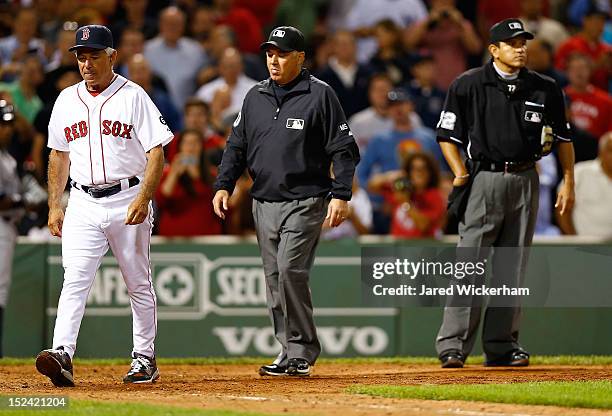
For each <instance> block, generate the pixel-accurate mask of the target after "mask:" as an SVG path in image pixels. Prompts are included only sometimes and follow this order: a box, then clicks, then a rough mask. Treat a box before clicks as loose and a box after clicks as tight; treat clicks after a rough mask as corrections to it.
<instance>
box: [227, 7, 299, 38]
mask: <svg viewBox="0 0 612 416" xmlns="http://www.w3.org/2000/svg"><path fill="white" fill-rule="evenodd" d="M278 3H279V0H236V3H235V4H236V6H238V7H243V8H245V9H248V10H249V11H250V12H251V13H253V16H255V17H256V18H257V21H258V22H259V25H260V26H261V27H262V28H264V29H266V32H267V31H268V29H269V26H272V24H273V23H274V15H275V14H276V11H277V9H278V7H279V6H278ZM285 24H286V23H285ZM296 27H297V26H296Z"/></svg>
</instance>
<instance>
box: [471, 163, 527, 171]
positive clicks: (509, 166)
mask: <svg viewBox="0 0 612 416" xmlns="http://www.w3.org/2000/svg"><path fill="white" fill-rule="evenodd" d="M480 164H481V167H480V169H481V170H486V171H489V172H506V173H515V172H523V171H526V170H529V169H533V168H535V162H531V161H530V162H490V161H482V162H480Z"/></svg>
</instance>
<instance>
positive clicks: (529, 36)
mask: <svg viewBox="0 0 612 416" xmlns="http://www.w3.org/2000/svg"><path fill="white" fill-rule="evenodd" d="M521 36H522V37H524V38H525V39H527V40H531V39H534V38H535V36H533V33H531V32H527V31H526V30H522V31H520V32H516V33H513V34H512V36H510V37H508V38H503V39H497V40H495V41H493V42H503V41H505V40H510V39H514V38H518V37H521Z"/></svg>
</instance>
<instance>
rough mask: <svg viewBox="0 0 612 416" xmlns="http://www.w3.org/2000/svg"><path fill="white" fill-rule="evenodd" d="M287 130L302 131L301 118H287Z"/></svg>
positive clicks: (302, 122) (302, 121) (302, 123)
mask: <svg viewBox="0 0 612 416" xmlns="http://www.w3.org/2000/svg"><path fill="white" fill-rule="evenodd" d="M287 128H288V129H293V130H304V120H302V119H301V118H288V119H287Z"/></svg>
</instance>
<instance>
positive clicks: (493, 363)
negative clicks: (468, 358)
mask: <svg viewBox="0 0 612 416" xmlns="http://www.w3.org/2000/svg"><path fill="white" fill-rule="evenodd" d="M528 365H529V353H527V352H526V351H523V350H520V349H517V350H514V351H510V352H509V353H508V354H506V355H505V356H503V357H501V358H498V359H495V360H489V361H486V362H485V367H527V366H528Z"/></svg>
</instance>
